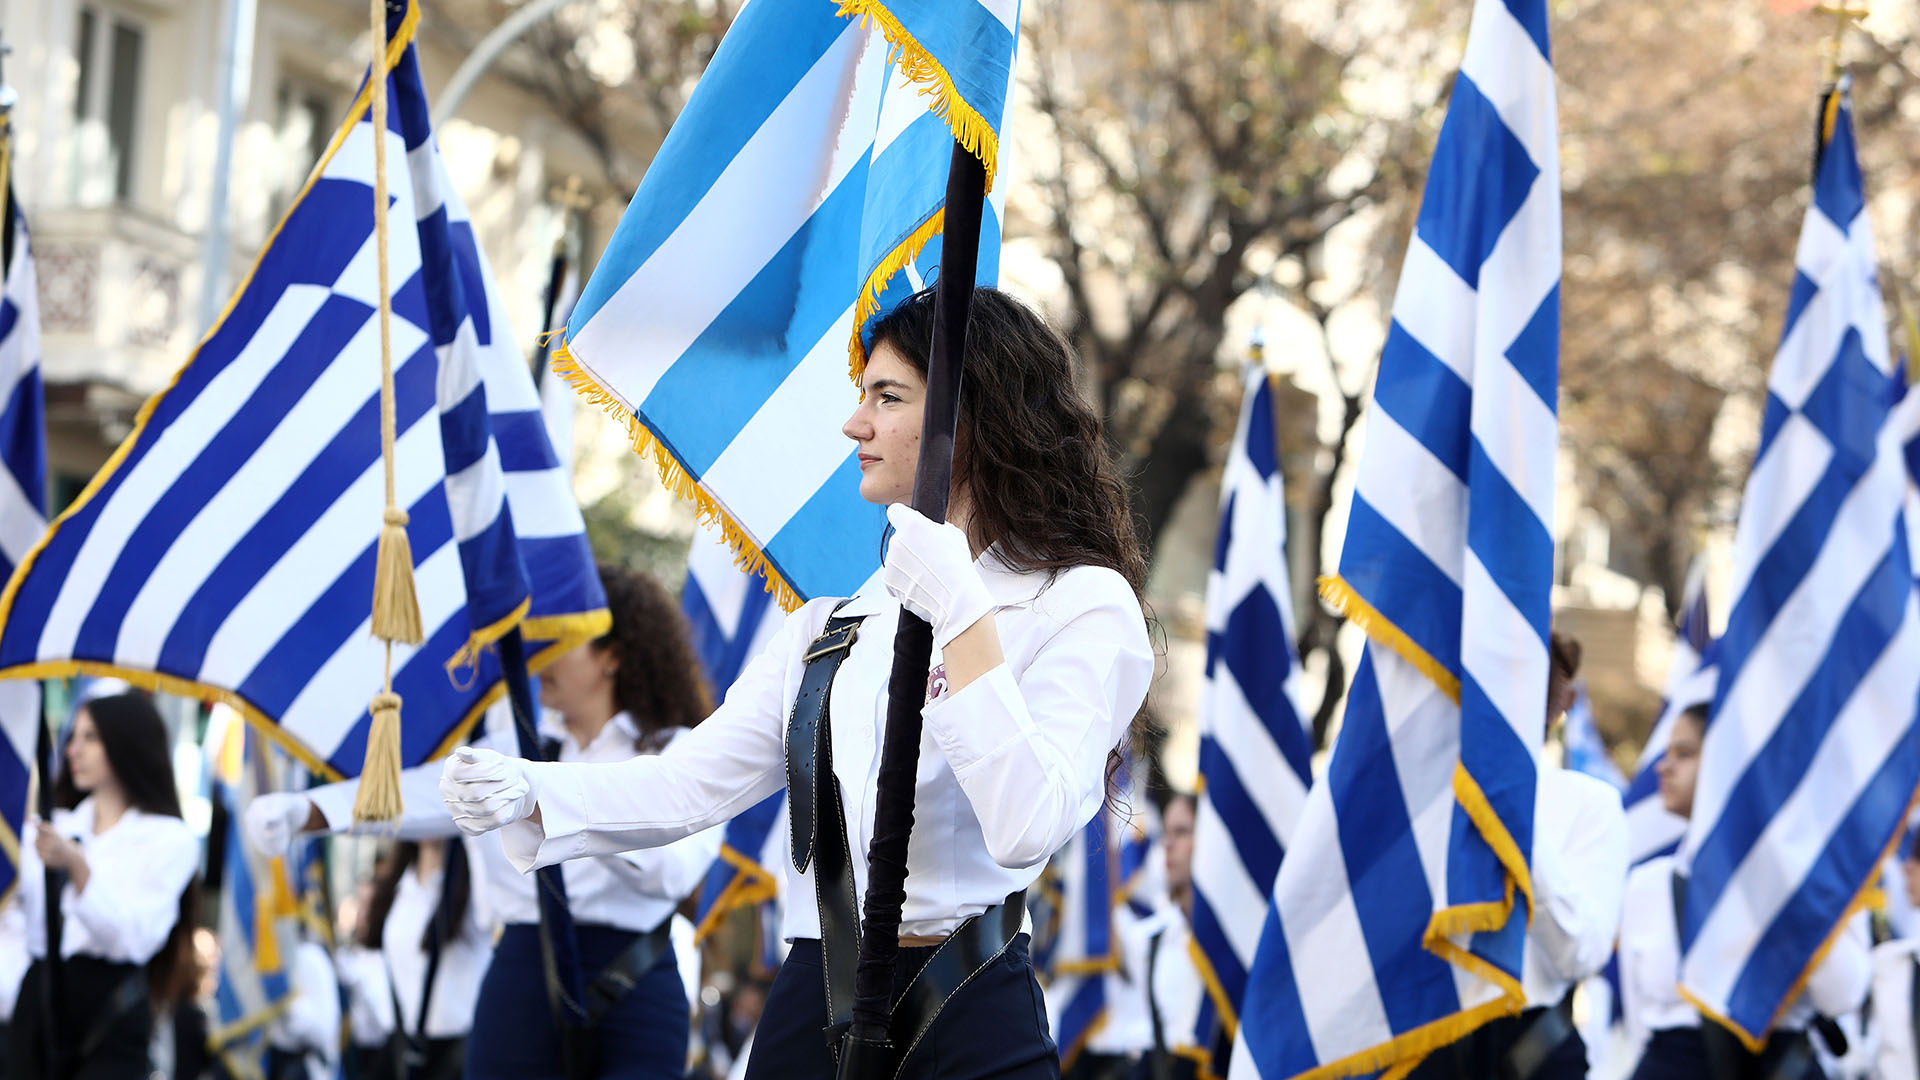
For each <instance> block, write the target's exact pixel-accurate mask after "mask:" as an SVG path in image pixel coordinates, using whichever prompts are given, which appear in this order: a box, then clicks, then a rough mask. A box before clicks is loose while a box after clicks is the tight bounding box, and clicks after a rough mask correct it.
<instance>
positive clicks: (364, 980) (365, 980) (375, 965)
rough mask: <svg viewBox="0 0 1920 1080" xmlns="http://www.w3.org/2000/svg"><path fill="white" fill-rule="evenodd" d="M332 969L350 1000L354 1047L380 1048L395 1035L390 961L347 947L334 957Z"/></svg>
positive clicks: (360, 949) (348, 1014)
mask: <svg viewBox="0 0 1920 1080" xmlns="http://www.w3.org/2000/svg"><path fill="white" fill-rule="evenodd" d="M333 969H334V972H335V974H337V975H339V977H340V989H341V990H342V991H344V992H345V994H346V998H347V1028H348V1030H349V1031H350V1032H352V1035H353V1045H355V1046H363V1047H364V1046H381V1045H384V1044H385V1043H386V1041H387V1039H388V1038H389V1037H391V1036H392V1035H393V989H392V984H391V983H389V982H388V981H387V961H386V958H385V957H383V956H381V955H380V954H379V953H378V952H376V951H375V950H373V949H368V948H363V947H361V946H359V945H348V946H346V947H344V948H342V949H341V950H340V951H339V952H337V953H335V954H334V959H333Z"/></svg>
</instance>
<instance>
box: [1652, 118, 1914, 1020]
mask: <svg viewBox="0 0 1920 1080" xmlns="http://www.w3.org/2000/svg"><path fill="white" fill-rule="evenodd" d="M1825 118H1826V124H1827V126H1828V128H1829V130H1828V132H1827V136H1826V144H1825V146H1824V147H1823V148H1822V151H1821V154H1820V163H1819V169H1818V173H1817V175H1816V177H1815V180H1814V191H1813V205H1812V206H1811V207H1809V208H1808V210H1807V218H1806V223H1805V225H1804V226H1803V228H1802V229H1801V233H1800V246H1799V250H1798V252H1797V253H1796V254H1795V256H1794V266H1795V273H1794V279H1793V291H1792V293H1791V295H1790V297H1789V299H1788V303H1787V318H1786V325H1785V328H1784V330H1783V331H1782V333H1781V337H1780V347H1779V350H1778V351H1777V352H1776V353H1775V355H1774V361H1773V370H1772V372H1771V373H1770V374H1769V376H1768V379H1767V405H1766V411H1765V414H1764V417H1763V420H1762V427H1761V433H1760V448H1759V450H1758V451H1756V453H1755V456H1754V462H1753V471H1752V472H1751V473H1750V474H1749V476H1748V479H1747V488H1746V497H1745V499H1744V501H1743V502H1742V503H1741V507H1740V524H1739V527H1738V529H1737V531H1736V533H1735V536H1734V587H1733V590H1732V595H1733V597H1734V601H1733V606H1732V608H1731V609H1730V610H1729V611H1728V613H1727V625H1726V629H1725V631H1724V632H1723V633H1722V634H1721V636H1720V641H1719V643H1718V644H1717V645H1716V646H1715V653H1714V655H1715V659H1716V662H1717V665H1718V668H1719V687H1718V691H1717V692H1716V693H1715V695H1714V703H1713V710H1712V713H1711V715H1710V717H1709V720H1708V727H1707V737H1706V740H1705V742H1704V743H1703V745H1702V749H1701V756H1700V773H1699V779H1698V782H1697V786H1696V788H1695V792H1694V800H1693V816H1692V818H1691V820H1690V821H1689V823H1688V828H1687V834H1686V839H1685V840H1684V841H1683V842H1682V843H1681V846H1680V855H1679V858H1680V861H1681V863H1682V865H1683V866H1685V867H1687V868H1688V877H1689V882H1688V887H1687V892H1686V904H1685V908H1684V911H1683V913H1682V917H1681V921H1680V940H1681V944H1682V947H1683V949H1684V950H1685V959H1684V961H1683V962H1682V966H1681V972H1680V981H1681V992H1682V993H1684V994H1685V995H1686V996H1687V997H1688V999H1689V1000H1691V1001H1692V1002H1693V1003H1694V1004H1695V1005H1696V1006H1697V1007H1698V1008H1699V1009H1700V1011H1701V1012H1702V1013H1703V1014H1705V1015H1707V1016H1709V1017H1711V1018H1713V1019H1715V1020H1717V1021H1718V1022H1719V1023H1720V1024H1722V1025H1723V1026H1725V1027H1727V1028H1729V1029H1730V1030H1732V1031H1733V1032H1734V1033H1735V1034H1736V1035H1738V1036H1739V1037H1740V1038H1741V1039H1742V1040H1743V1041H1744V1042H1746V1043H1747V1045H1748V1046H1749V1047H1750V1048H1752V1049H1755V1050H1756V1051H1757V1050H1758V1048H1759V1047H1760V1045H1761V1044H1762V1043H1763V1042H1764V1040H1765V1039H1766V1036H1767V1033H1768V1032H1769V1031H1770V1030H1771V1029H1772V1027H1773V1025H1774V1024H1775V1023H1776V1022H1777V1021H1778V1020H1779V1018H1780V1016H1781V1014H1782V1013H1783V1012H1784V1011H1785V1009H1786V1008H1787V1007H1788V1006H1789V1005H1790V1004H1791V1003H1792V1002H1793V1000H1794V998H1795V997H1797V996H1798V994H1799V992H1800V990H1801V988H1802V987H1803V986H1804V985H1805V981H1806V978H1807V976H1808V974H1809V973H1810V972H1811V970H1812V968H1813V966H1814V963H1815V961H1816V960H1817V959H1818V957H1819V956H1820V955H1821V954H1822V952H1823V951H1824V950H1825V948H1826V945H1827V943H1828V942H1829V941H1831V940H1832V939H1833V937H1834V936H1835V935H1836V934H1839V933H1840V932H1842V927H1844V926H1845V925H1846V923H1847V921H1848V917H1849V916H1850V915H1851V914H1852V912H1853V911H1855V910H1856V909H1857V907H1858V905H1859V904H1860V903H1862V901H1863V897H1864V896H1865V894H1866V891H1867V887H1868V886H1869V885H1870V884H1872V883H1873V881H1874V880H1875V879H1876V871H1877V868H1878V867H1879V865H1880V863H1881V860H1882V859H1883V858H1884V857H1885V856H1886V855H1887V853H1888V852H1889V851H1890V850H1891V849H1892V848H1893V846H1894V844H1895V843H1896V842H1897V841H1898V839H1899V837H1900V835H1901V831H1902V826H1903V823H1904V822H1905V820H1906V817H1907V813H1908V810H1909V808H1910V807H1911V806H1912V803H1913V800H1914V796H1915V789H1916V786H1917V785H1920V724H1916V720H1920V600H1917V599H1916V595H1915V588H1914V575H1913V567H1912V562H1911V558H1912V556H1911V552H1910V549H1909V546H1908V536H1907V533H1906V529H1907V524H1906V521H1905V516H1904V515H1905V506H1906V503H1907V501H1908V498H1909V484H1910V480H1909V478H1908V475H1907V465H1906V459H1905V453H1906V452H1907V451H1908V450H1909V449H1910V448H1911V447H1912V444H1913V441H1914V438H1915V432H1916V430H1917V429H1916V420H1920V395H1914V394H1907V395H1906V396H1905V397H1904V398H1899V394H1898V390H1899V379H1898V374H1897V372H1896V371H1895V366H1894V363H1893V360H1892V357H1891V356H1890V354H1889V350H1888V340H1887V324H1886V315H1885V312H1884V310H1883V308H1882V306H1881V302H1880V285H1879V282H1878V280H1877V278H1876V276H1875V269H1874V268H1875V262H1874V252H1873V231H1872V226H1871V223H1870V222H1869V221H1868V218H1867V213H1866V191H1865V185H1864V184H1863V182H1862V179H1861V174H1860V163H1859V159H1858V157H1857V156H1856V153H1855V150H1854V134H1853V108H1852V105H1851V103H1850V102H1849V100H1848V93H1847V88H1846V85H1845V83H1844V82H1843V83H1842V84H1841V85H1840V86H1839V87H1838V88H1836V89H1835V90H1833V91H1832V92H1831V94H1830V95H1829V96H1828V98H1827V107H1826V117H1825ZM1897 398H1899V400H1898V401H1897V403H1896V399H1897Z"/></svg>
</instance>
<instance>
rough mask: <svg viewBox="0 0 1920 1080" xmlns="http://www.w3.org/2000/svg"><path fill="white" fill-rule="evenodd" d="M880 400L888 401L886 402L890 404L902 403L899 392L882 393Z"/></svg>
mask: <svg viewBox="0 0 1920 1080" xmlns="http://www.w3.org/2000/svg"><path fill="white" fill-rule="evenodd" d="M880 400H881V401H882V402H884V403H886V404H888V405H898V404H899V403H900V395H898V394H881V395H880Z"/></svg>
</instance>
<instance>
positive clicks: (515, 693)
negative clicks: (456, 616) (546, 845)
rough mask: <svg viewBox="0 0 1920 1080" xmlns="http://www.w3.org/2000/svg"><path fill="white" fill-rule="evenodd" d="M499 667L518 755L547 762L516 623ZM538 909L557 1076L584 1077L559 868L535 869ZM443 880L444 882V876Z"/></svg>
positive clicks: (579, 998)
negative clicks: (557, 1037)
mask: <svg viewBox="0 0 1920 1080" xmlns="http://www.w3.org/2000/svg"><path fill="white" fill-rule="evenodd" d="M499 644H500V671H501V675H502V678H503V679H504V680H505V681H506V684H507V702H508V704H509V705H510V706H511V707H512V709H513V733H514V737H515V739H516V740H517V743H518V748H519V750H520V756H521V757H523V758H525V759H527V760H528V761H545V760H547V759H548V756H547V754H546V753H545V752H544V751H543V748H542V747H541V745H540V733H539V728H538V727H537V726H536V724H537V723H538V717H539V715H540V714H539V713H538V712H537V711H536V710H535V708H534V700H533V680H532V677H531V676H530V675H529V674H528V673H527V647H526V642H525V641H524V639H522V638H521V636H520V628H519V627H518V626H516V627H514V628H513V629H511V630H509V631H507V632H506V633H505V634H504V635H502V636H501V638H500V642H499ZM533 876H534V892H535V894H536V898H537V900H538V902H539V910H540V963H541V968H542V975H543V976H544V978H545V980H546V984H547V1004H548V1007H549V1008H551V1009H552V1011H553V1022H554V1027H555V1028H556V1029H557V1030H558V1032H559V1035H560V1066H561V1069H560V1071H561V1075H563V1076H565V1077H566V1078H567V1080H582V1078H584V1077H590V1076H594V1075H596V1074H597V1070H596V1068H595V1063H594V1062H593V1061H592V1060H591V1058H592V1053H591V1042H592V1040H591V1037H590V1034H591V1033H590V1032H588V1031H587V1008H586V1000H587V995H586V980H585V978H584V976H583V975H582V973H581V969H580V944H579V941H578V939H577V938H576V937H575V935H574V931H573V914H572V912H571V911H570V910H569V909H568V907H567V879H566V878H565V877H563V876H562V875H561V871H560V867H558V866H543V867H540V868H539V869H538V870H535V871H534V872H533ZM442 880H445V879H444V877H443V878H442Z"/></svg>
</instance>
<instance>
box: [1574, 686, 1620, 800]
mask: <svg viewBox="0 0 1920 1080" xmlns="http://www.w3.org/2000/svg"><path fill="white" fill-rule="evenodd" d="M1560 746H1561V748H1562V749H1564V750H1565V751H1566V767H1567V768H1569V769H1572V770H1573V771H1574V772H1579V773H1586V774H1587V775H1588V776H1592V777H1597V778H1598V779H1601V780H1605V781H1606V782H1607V783H1609V784H1612V785H1613V786H1614V787H1615V788H1618V789H1619V790H1620V791H1621V792H1623V793H1624V792H1625V791H1626V789H1627V774H1626V773H1623V772H1621V771H1620V763H1619V762H1617V761H1615V760H1613V751H1611V750H1608V749H1607V741H1606V739H1604V738H1602V737H1601V735H1600V723H1599V721H1597V720H1595V719H1594V717H1593V698H1592V697H1590V696H1588V694H1587V688H1586V686H1585V685H1584V684H1582V685H1581V686H1580V687H1578V689H1577V690H1576V692H1575V693H1574V696H1573V707H1572V708H1570V709H1568V710H1567V719H1566V723H1565V724H1564V725H1563V726H1562V727H1561V729H1560Z"/></svg>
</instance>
